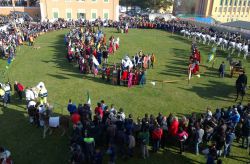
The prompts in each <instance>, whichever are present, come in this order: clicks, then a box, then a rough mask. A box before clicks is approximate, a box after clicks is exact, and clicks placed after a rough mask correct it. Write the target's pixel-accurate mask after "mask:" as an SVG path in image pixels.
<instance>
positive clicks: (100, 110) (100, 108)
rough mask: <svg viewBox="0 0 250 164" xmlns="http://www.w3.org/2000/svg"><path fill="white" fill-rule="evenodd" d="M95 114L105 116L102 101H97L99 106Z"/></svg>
mask: <svg viewBox="0 0 250 164" xmlns="http://www.w3.org/2000/svg"><path fill="white" fill-rule="evenodd" d="M95 115H97V116H100V117H101V118H102V117H103V110H102V105H101V103H97V107H96V108H95Z"/></svg>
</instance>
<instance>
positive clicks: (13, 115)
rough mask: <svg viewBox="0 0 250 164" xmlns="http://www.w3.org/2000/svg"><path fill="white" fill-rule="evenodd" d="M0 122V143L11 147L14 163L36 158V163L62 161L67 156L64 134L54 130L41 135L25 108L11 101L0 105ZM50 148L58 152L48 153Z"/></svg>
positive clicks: (9, 148) (32, 161) (54, 163)
mask: <svg viewBox="0 0 250 164" xmlns="http://www.w3.org/2000/svg"><path fill="white" fill-rule="evenodd" d="M56 115H59V114H56ZM0 125H1V126H0V132H1V133H0V140H1V146H4V147H5V148H7V149H8V150H10V152H11V155H12V159H13V160H14V162H15V163H34V160H36V162H35V163H37V164H42V163H52V164H56V163H65V161H67V159H68V158H69V156H68V152H67V147H68V146H67V143H68V139H67V137H61V136H60V134H61V132H59V130H56V131H54V132H53V134H52V135H51V136H49V135H48V136H47V138H46V139H43V138H42V132H43V129H42V128H37V127H36V126H34V125H30V123H29V119H28V116H27V112H26V111H22V110H17V109H15V106H14V105H10V106H9V107H8V108H2V106H1V107H0ZM62 143H65V144H62ZM57 145H60V148H58V146H57ZM47 150H49V151H47ZM51 152H58V153H53V156H51ZM62 154H64V155H62ZM41 157H42V158H41Z"/></svg>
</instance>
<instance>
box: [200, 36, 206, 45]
mask: <svg viewBox="0 0 250 164" xmlns="http://www.w3.org/2000/svg"><path fill="white" fill-rule="evenodd" d="M201 39H202V43H203V44H206V42H207V38H206V34H201Z"/></svg>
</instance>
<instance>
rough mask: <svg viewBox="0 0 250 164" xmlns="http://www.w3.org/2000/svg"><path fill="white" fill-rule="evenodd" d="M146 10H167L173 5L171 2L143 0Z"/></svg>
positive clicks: (169, 0)
mask: <svg viewBox="0 0 250 164" xmlns="http://www.w3.org/2000/svg"><path fill="white" fill-rule="evenodd" d="M145 3H146V6H147V8H150V9H151V10H154V11H158V10H159V9H163V10H167V9H168V8H169V7H170V6H172V5H173V3H174V1H173V0H145Z"/></svg>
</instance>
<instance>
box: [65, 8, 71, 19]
mask: <svg viewBox="0 0 250 164" xmlns="http://www.w3.org/2000/svg"><path fill="white" fill-rule="evenodd" d="M66 18H67V19H71V18H72V10H71V9H66Z"/></svg>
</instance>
